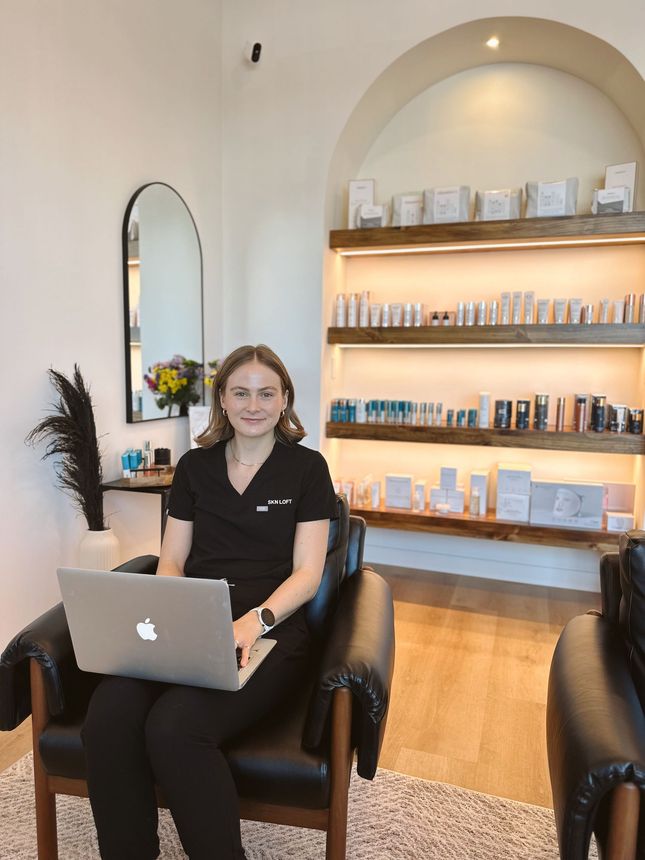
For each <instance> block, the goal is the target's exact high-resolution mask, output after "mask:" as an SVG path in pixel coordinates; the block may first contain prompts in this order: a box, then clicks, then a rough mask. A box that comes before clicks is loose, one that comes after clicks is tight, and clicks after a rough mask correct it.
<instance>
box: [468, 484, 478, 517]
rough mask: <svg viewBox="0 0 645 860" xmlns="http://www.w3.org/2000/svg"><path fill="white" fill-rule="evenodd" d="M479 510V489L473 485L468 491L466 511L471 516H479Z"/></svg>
mask: <svg viewBox="0 0 645 860" xmlns="http://www.w3.org/2000/svg"><path fill="white" fill-rule="evenodd" d="M479 510H480V505H479V490H478V489H477V487H473V488H472V490H471V491H470V500H469V502H468V513H469V514H470V516H471V517H478V516H479Z"/></svg>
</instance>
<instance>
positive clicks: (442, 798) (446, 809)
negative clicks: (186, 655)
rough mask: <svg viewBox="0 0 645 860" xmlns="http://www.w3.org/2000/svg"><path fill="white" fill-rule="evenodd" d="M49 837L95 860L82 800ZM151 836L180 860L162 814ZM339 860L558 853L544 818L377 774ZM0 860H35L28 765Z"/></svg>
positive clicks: (249, 836) (277, 839) (246, 838)
mask: <svg viewBox="0 0 645 860" xmlns="http://www.w3.org/2000/svg"><path fill="white" fill-rule="evenodd" d="M58 833H59V855H60V860H95V858H98V857H99V853H98V850H97V845H96V838H95V835H94V827H93V823H92V815H91V812H90V808H89V803H88V801H87V800H83V799H79V798H72V797H59V798H58ZM160 835H161V845H162V848H161V858H162V860H183V858H185V857H186V855H185V854H184V852H183V851H182V849H181V846H180V844H179V840H178V839H177V835H176V833H175V829H174V826H173V823H172V819H171V818H170V815H169V814H168V813H167V812H166V811H165V810H162V811H161V817H160ZM242 840H243V842H244V847H245V850H246V855H247V857H248V860H322V858H324V856H325V836H324V834H323V833H321V832H319V831H315V830H304V829H301V828H293V827H280V826H276V825H270V824H257V823H255V822H246V821H245V822H243V823H242ZM257 846H262V847H261V848H260V847H257ZM347 857H348V860H435V858H436V860H558V850H557V845H556V836H555V827H554V824H553V813H552V812H551V810H548V809H543V808H542V807H539V806H529V805H527V804H524V803H516V802H515V801H512V800H503V799H500V798H497V797H491V796H490V795H487V794H478V793H477V792H474V791H467V790H465V789H463V788H456V787H454V786H451V785H445V784H444V783H439V782H429V781H428V780H423V779H415V778H413V777H410V776H404V775H403V774H400V773H393V772H392V771H387V770H380V771H379V772H378V774H377V775H376V778H375V779H374V780H373V781H372V782H369V781H367V780H364V779H360V778H359V777H357V776H356V774H355V773H354V774H352V784H351V788H350V807H349V827H348V844H347ZM590 857H596V853H595V850H592V852H591V854H590ZM0 858H2V860H35V858H36V837H35V822H34V805H33V788H32V762H31V755H27V756H25V757H24V758H22V759H21V760H20V761H18V762H16V764H15V765H13V767H11V768H9V769H8V770H6V771H4V772H3V773H1V774H0Z"/></svg>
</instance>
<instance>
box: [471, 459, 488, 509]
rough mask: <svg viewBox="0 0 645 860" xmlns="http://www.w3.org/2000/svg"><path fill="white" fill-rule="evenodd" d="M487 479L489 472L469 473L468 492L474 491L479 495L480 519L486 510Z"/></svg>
mask: <svg viewBox="0 0 645 860" xmlns="http://www.w3.org/2000/svg"><path fill="white" fill-rule="evenodd" d="M489 479H490V472H489V471H488V470H487V469H486V470H480V471H476V472H471V473H470V492H471V493H472V491H473V490H475V489H476V490H477V492H478V493H479V514H480V516H482V517H483V516H484V515H485V514H486V512H487V510H488V484H489Z"/></svg>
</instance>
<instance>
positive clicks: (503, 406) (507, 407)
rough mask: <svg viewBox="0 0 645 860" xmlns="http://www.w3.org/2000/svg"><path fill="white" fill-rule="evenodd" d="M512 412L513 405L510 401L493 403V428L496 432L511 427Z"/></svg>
mask: <svg viewBox="0 0 645 860" xmlns="http://www.w3.org/2000/svg"><path fill="white" fill-rule="evenodd" d="M512 411H513V403H512V401H510V400H496V401H495V418H494V420H493V427H494V428H495V429H496V430H508V429H509V428H510V426H511V414H512Z"/></svg>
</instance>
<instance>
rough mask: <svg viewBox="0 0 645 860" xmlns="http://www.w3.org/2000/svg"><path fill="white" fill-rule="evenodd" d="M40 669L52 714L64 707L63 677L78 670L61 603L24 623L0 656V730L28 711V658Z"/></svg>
mask: <svg viewBox="0 0 645 860" xmlns="http://www.w3.org/2000/svg"><path fill="white" fill-rule="evenodd" d="M32 657H33V658H35V659H36V660H38V662H39V663H40V665H41V666H42V668H43V675H44V680H45V691H46V694H47V705H48V707H49V711H50V713H51V714H52V715H53V716H55V715H58V714H61V713H62V712H63V710H64V709H65V697H64V694H63V686H64V679H65V678H68V677H69V676H71V675H72V674H73V673H74V671H76V672H77V673H78V672H79V671H80V670H79V669H78V667H77V666H76V660H75V659H74V649H73V648H72V640H71V638H70V635H69V628H68V626H67V618H66V617H65V610H64V609H63V604H62V603H58V604H57V605H56V606H54V607H52V608H51V609H49V610H48V611H47V612H45V613H44V614H43V615H41V616H40V617H39V618H37V619H36V620H35V621H32V623H31V624H29V625H27V627H25V628H24V629H23V630H21V631H20V633H18V635H17V636H16V637H15V638H14V639H13V640H12V641H11V642H10V643H9V644H8V645H7V647H6V648H5V650H4V652H3V653H2V655H1V656H0V730H2V731H11V729H15V728H16V726H18V725H20V723H21V722H22V721H23V720H24V719H25V718H26V717H28V716H29V714H30V713H31V689H30V685H29V660H30V659H31V658H32Z"/></svg>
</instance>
